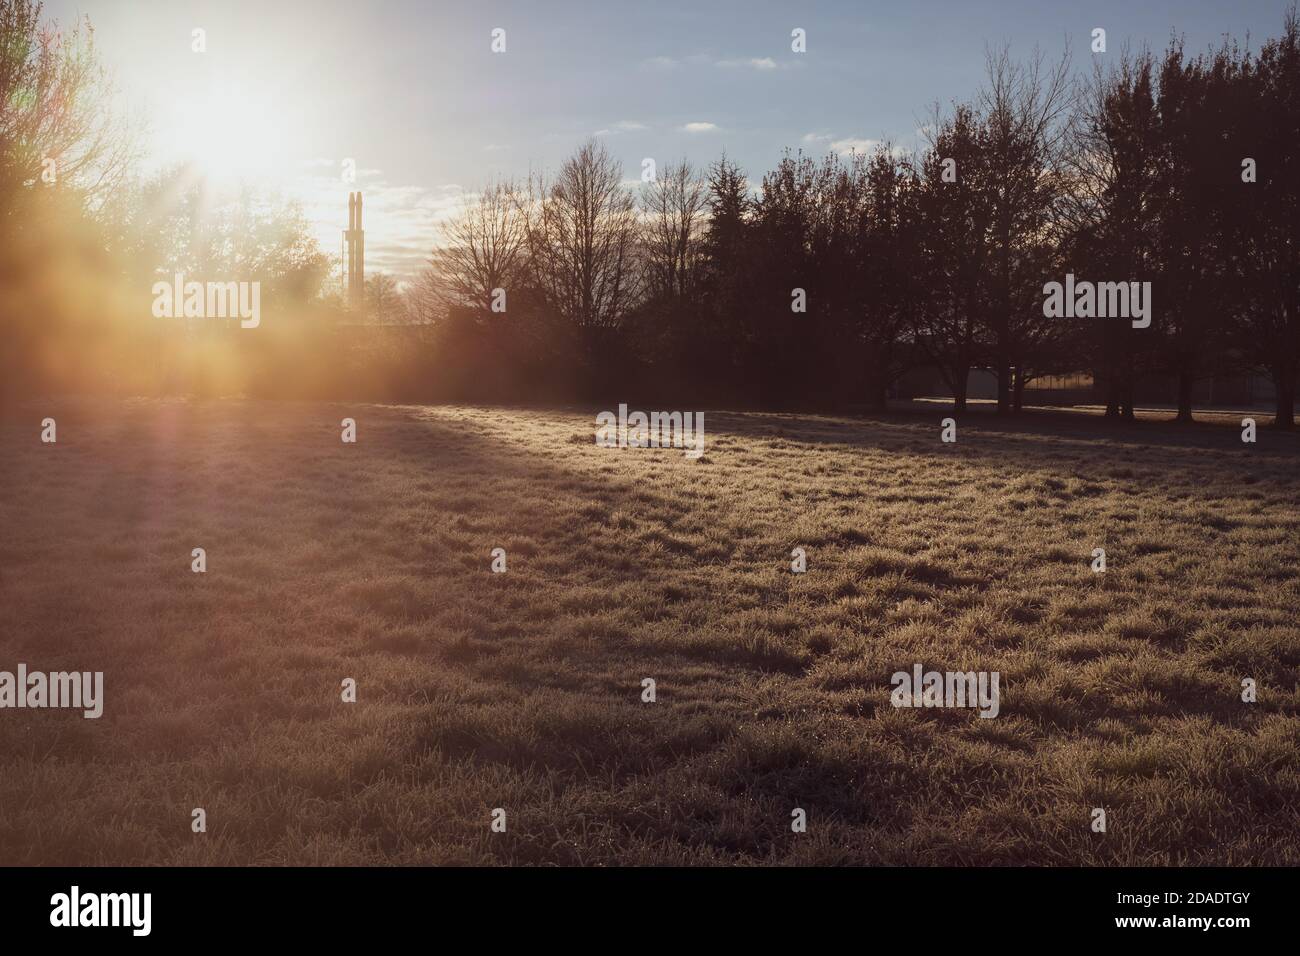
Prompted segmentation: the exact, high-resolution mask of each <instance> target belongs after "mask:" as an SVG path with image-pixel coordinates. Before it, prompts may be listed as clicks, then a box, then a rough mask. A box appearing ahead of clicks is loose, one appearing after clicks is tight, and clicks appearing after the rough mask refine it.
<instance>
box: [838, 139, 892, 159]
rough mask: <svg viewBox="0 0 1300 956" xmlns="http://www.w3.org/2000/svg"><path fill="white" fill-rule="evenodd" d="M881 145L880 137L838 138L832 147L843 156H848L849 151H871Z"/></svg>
mask: <svg viewBox="0 0 1300 956" xmlns="http://www.w3.org/2000/svg"><path fill="white" fill-rule="evenodd" d="M879 145H880V140H878V139H856V138H854V137H849V138H848V139H837V140H833V141H832V142H831V149H833V150H834V151H835V152H837V153H839V154H840V155H841V156H847V155H848V154H849V153H869V152H871V151H872V150H873V149H875V148H876V147H877V146H879Z"/></svg>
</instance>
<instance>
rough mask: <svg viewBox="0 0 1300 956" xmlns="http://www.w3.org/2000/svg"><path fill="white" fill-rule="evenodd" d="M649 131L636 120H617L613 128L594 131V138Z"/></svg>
mask: <svg viewBox="0 0 1300 956" xmlns="http://www.w3.org/2000/svg"><path fill="white" fill-rule="evenodd" d="M643 129H649V127H648V126H646V125H645V123H638V122H637V121H636V120H619V121H618V122H617V123H615V124H614V125H613V126H611V127H609V128H607V129H598V130H596V132H595V134H594V135H596V136H617V135H618V134H619V133H634V132H636V131H637V130H643Z"/></svg>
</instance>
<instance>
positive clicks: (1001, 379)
mask: <svg viewBox="0 0 1300 956" xmlns="http://www.w3.org/2000/svg"><path fill="white" fill-rule="evenodd" d="M1010 411H1011V367H1010V366H1009V365H1007V364H1006V363H1005V362H1001V361H999V362H998V414H999V415H1006V414H1008V413H1010Z"/></svg>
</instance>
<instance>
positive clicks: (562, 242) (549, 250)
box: [526, 140, 640, 341]
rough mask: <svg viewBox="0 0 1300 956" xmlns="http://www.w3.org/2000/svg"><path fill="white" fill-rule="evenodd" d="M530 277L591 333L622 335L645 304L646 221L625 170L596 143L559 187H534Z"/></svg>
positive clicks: (568, 167)
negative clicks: (641, 276)
mask: <svg viewBox="0 0 1300 956" xmlns="http://www.w3.org/2000/svg"><path fill="white" fill-rule="evenodd" d="M526 230H527V232H526V235H527V242H528V254H529V267H530V275H531V277H532V279H533V281H535V282H536V283H537V285H538V287H539V289H540V291H541V293H542V295H543V297H544V299H545V302H546V304H547V305H548V306H549V307H550V308H551V309H552V310H554V311H555V312H556V313H557V314H558V315H560V316H562V317H563V318H564V319H566V320H567V321H568V322H570V323H571V324H572V325H573V326H575V327H576V328H578V329H580V330H582V331H583V332H584V333H588V338H589V341H590V340H592V339H594V338H595V337H597V333H601V332H607V331H609V330H613V329H617V328H618V327H619V326H620V325H621V324H622V322H623V320H624V318H626V316H627V315H628V313H629V311H630V310H631V309H632V307H633V306H634V305H636V303H637V301H638V296H639V294H640V287H639V283H638V279H637V270H636V247H637V237H638V222H637V215H636V206H635V201H634V199H633V196H632V193H631V191H630V190H629V189H628V188H627V187H626V186H624V185H623V180H622V173H621V170H620V167H619V164H618V163H617V162H616V161H615V160H614V158H613V157H612V156H610V155H609V152H608V151H607V150H606V149H605V147H604V146H603V145H601V144H600V143H597V142H596V141H595V140H589V141H588V142H587V143H585V144H584V145H583V146H582V147H580V148H579V149H578V151H577V152H576V153H575V154H574V155H573V156H571V157H570V158H569V159H567V160H566V161H565V162H564V165H563V166H561V167H560V171H559V173H558V175H557V176H556V177H555V179H554V181H552V182H550V183H547V182H545V181H544V180H543V179H540V178H539V179H537V180H536V181H535V182H534V183H532V185H531V190H530V201H529V203H528V216H527V220H526Z"/></svg>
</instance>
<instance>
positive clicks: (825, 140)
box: [46, 0, 1290, 276]
mask: <svg viewBox="0 0 1300 956" xmlns="http://www.w3.org/2000/svg"><path fill="white" fill-rule="evenodd" d="M1289 5H1290V0H1234V2H1227V0H1223V2H1206V0H1122V2H1119V0H1102V2H1095V3H1079V2H1067V0H1013V2H982V0H943V2H938V0H936V2H920V0H918V2H908V0H893V2H874V0H873V2H848V0H843V2H815V3H795V2H766V0H750V2H730V0H685V2H679V0H652V2H651V0H643V2H640V3H635V2H624V0H604V2H596V0H592V2H576V0H531V2H511V3H507V2H484V0H479V2H432V0H423V2H419V0H349V2H340V0H311V2H307V0H301V2H299V0H256V2H252V0H216V2H195V0H75V2H65V0H47V3H46V9H47V13H48V14H50V15H52V16H55V17H57V18H58V19H60V20H61V21H63V22H65V23H66V22H67V21H69V20H70V19H71V18H72V17H73V16H75V15H76V14H77V13H82V14H85V15H87V16H89V17H90V19H91V21H92V22H93V23H94V25H95V27H96V35H97V41H98V44H99V46H100V49H101V53H102V54H103V56H104V58H105V59H106V61H107V62H108V63H109V64H110V65H111V67H112V68H113V70H114V73H115V75H116V78H117V81H118V85H119V87H120V88H121V92H122V99H123V102H124V103H127V104H130V105H131V106H132V107H133V108H136V109H138V110H140V111H141V112H142V113H143V114H145V115H147V116H148V117H149V119H150V122H151V126H152V131H151V134H150V139H149V153H150V157H151V161H152V162H156V163H161V162H164V161H170V160H175V159H181V158H193V159H196V160H197V161H199V162H200V164H203V163H207V164H208V165H209V167H210V168H212V169H213V171H214V172H217V171H219V170H221V169H227V170H230V171H232V175H233V174H236V173H237V174H239V175H247V176H249V177H251V178H256V179H259V180H263V181H265V182H267V183H268V184H274V186H275V188H277V189H279V190H281V191H283V192H285V193H287V194H290V195H294V196H296V197H297V198H299V199H301V200H302V202H303V203H304V207H305V208H306V210H307V212H308V215H309V217H310V218H311V219H312V220H313V223H314V225H315V227H316V230H317V234H318V236H319V237H320V238H321V241H322V245H323V246H324V248H325V249H326V250H327V251H336V250H337V245H338V230H339V229H341V228H342V227H343V225H344V222H343V220H344V218H346V204H345V203H346V194H347V191H348V190H349V189H356V188H360V189H362V190H363V191H364V192H365V194H366V198H367V227H368V228H367V242H366V247H367V258H368V261H369V267H370V268H371V269H372V270H373V269H375V268H379V269H383V270H385V271H389V272H393V273H395V274H397V275H399V276H405V275H409V274H410V273H411V272H412V271H413V270H414V269H416V268H418V266H419V263H420V261H421V259H422V258H423V257H424V256H425V255H427V251H428V248H429V247H431V245H432V244H433V243H434V242H436V241H437V224H438V222H439V221H440V219H441V218H442V217H445V216H446V215H447V214H448V213H449V212H450V211H451V210H452V209H453V208H454V206H455V204H456V203H457V202H459V201H461V199H462V198H463V196H464V194H465V193H472V192H473V191H474V190H475V189H477V188H479V187H480V186H481V185H482V184H483V183H484V182H485V181H486V180H487V179H488V178H490V177H503V176H525V175H527V173H528V172H529V170H530V169H532V170H539V169H554V168H555V167H556V166H557V165H558V164H559V163H560V162H561V161H562V160H563V158H564V157H565V156H566V155H567V154H568V153H569V152H571V151H572V149H573V148H574V147H575V146H576V145H578V144H579V143H581V142H582V141H583V140H584V139H586V138H588V137H590V136H593V135H598V136H600V138H601V139H602V140H604V141H605V143H606V144H607V146H608V148H609V149H610V150H611V152H612V153H613V154H614V155H615V156H616V157H617V158H619V159H620V160H622V161H623V162H624V164H625V169H626V175H627V177H628V179H634V178H636V177H637V176H638V175H639V170H640V165H641V160H642V158H643V157H647V156H650V157H654V158H655V159H656V161H657V162H658V163H660V164H662V163H666V162H669V161H674V160H676V159H679V158H681V157H683V156H685V157H687V158H689V159H691V160H692V161H693V162H694V163H696V164H697V165H700V166H703V165H705V164H707V163H709V162H711V161H713V160H714V159H716V158H717V157H718V155H719V154H720V153H721V152H722V151H723V150H724V149H725V150H726V151H727V152H728V154H729V155H730V156H731V157H733V158H734V159H736V160H737V161H738V162H740V163H741V165H742V166H744V167H745V168H746V169H747V171H748V172H749V173H750V174H751V176H752V177H753V178H754V179H758V178H759V177H760V176H761V174H762V172H763V171H764V170H765V169H768V168H770V167H771V165H772V164H773V163H775V162H776V161H777V160H778V159H779V157H780V155H781V152H782V150H783V149H784V148H785V147H792V148H803V149H805V150H807V151H809V152H813V153H815V154H821V153H823V152H825V151H827V150H832V149H833V150H838V151H846V150H848V149H849V148H852V147H853V146H855V145H856V146H864V145H867V144H869V143H870V142H873V141H877V140H881V139H891V140H893V141H894V142H896V143H898V144H900V145H902V146H912V145H915V144H916V142H917V128H918V126H919V125H920V124H921V123H922V122H923V121H924V117H925V115H926V113H927V111H928V107H929V106H930V105H931V104H933V103H934V102H935V101H939V102H940V103H941V104H945V105H946V104H948V103H949V102H951V101H952V100H954V99H967V98H970V97H971V96H973V95H974V93H975V92H976V90H977V89H978V87H979V84H980V82H981V79H982V77H983V71H984V53H985V49H986V47H987V46H988V45H989V44H1000V43H1002V42H1006V43H1009V44H1010V47H1011V50H1012V53H1013V55H1017V56H1025V55H1028V54H1029V53H1030V52H1032V50H1033V49H1034V47H1035V46H1038V47H1040V48H1041V49H1042V50H1043V51H1044V52H1045V53H1047V54H1048V55H1050V56H1052V57H1055V56H1059V55H1060V54H1061V53H1062V52H1063V51H1064V50H1065V49H1066V48H1067V44H1068V48H1069V51H1070V53H1071V56H1072V58H1073V61H1074V64H1075V67H1076V69H1080V70H1090V69H1091V63H1092V60H1093V59H1094V54H1092V53H1091V52H1090V49H1089V43H1090V34H1091V31H1092V30H1093V28H1095V27H1102V28H1104V29H1105V30H1106V31H1107V46H1108V50H1109V53H1108V54H1106V56H1108V57H1113V56H1115V55H1116V54H1117V53H1118V51H1119V50H1120V49H1121V48H1122V47H1123V46H1124V44H1125V43H1127V44H1129V45H1130V46H1141V45H1143V44H1146V45H1149V46H1151V47H1153V48H1156V49H1159V48H1162V47H1163V46H1164V45H1165V44H1166V43H1167V41H1168V39H1169V37H1170V36H1171V35H1172V33H1173V32H1174V31H1177V32H1179V33H1181V34H1183V35H1184V36H1185V37H1186V41H1187V45H1188V47H1189V48H1190V49H1193V50H1199V49H1202V48H1204V47H1205V46H1207V45H1208V44H1210V43H1213V42H1216V41H1217V40H1218V39H1219V38H1220V37H1221V36H1222V35H1223V34H1225V33H1228V34H1231V35H1233V36H1236V37H1238V38H1241V39H1244V38H1245V37H1246V36H1247V35H1249V36H1250V37H1251V38H1252V41H1253V42H1252V45H1255V46H1257V45H1258V41H1259V40H1262V39H1263V38H1266V37H1268V36H1270V35H1273V34H1275V33H1277V31H1278V29H1279V28H1280V25H1281V22H1282V18H1283V14H1284V11H1285V10H1286V9H1287V7H1288V6H1289ZM497 27H500V28H503V29H504V30H505V31H506V52H505V53H502V54H494V53H492V52H491V49H490V43H491V32H492V30H493V29H494V28H497ZM796 27H798V28H802V29H803V30H805V31H806V34H807V52H806V53H803V54H797V53H793V52H792V51H791V49H790V42H791V41H790V33H791V30H792V29H794V28H796ZM196 28H201V29H203V30H204V31H205V40H206V50H205V52H203V53H202V54H197V53H195V52H194V50H193V49H192V46H193V40H192V31H193V30H194V29H196ZM344 157H350V158H352V159H354V160H355V163H356V167H357V170H358V178H357V181H356V183H355V184H349V183H345V182H344V181H343V180H342V178H341V176H340V174H339V170H340V166H339V163H340V162H341V160H342V159H343V158H344Z"/></svg>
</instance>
